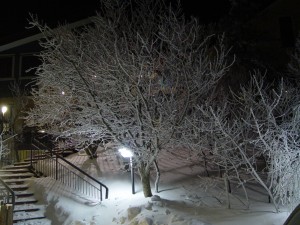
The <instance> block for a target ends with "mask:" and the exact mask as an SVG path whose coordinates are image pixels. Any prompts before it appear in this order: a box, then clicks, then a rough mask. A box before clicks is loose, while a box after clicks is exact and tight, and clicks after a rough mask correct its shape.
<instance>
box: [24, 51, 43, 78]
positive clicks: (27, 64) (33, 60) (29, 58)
mask: <svg viewBox="0 0 300 225" xmlns="http://www.w3.org/2000/svg"><path fill="white" fill-rule="evenodd" d="M40 64H41V62H40V60H39V58H38V57H37V56H35V55H22V56H21V60H20V65H21V66H20V77H22V78H30V77H33V76H35V72H36V69H35V68H36V67H37V66H39V65H40Z"/></svg>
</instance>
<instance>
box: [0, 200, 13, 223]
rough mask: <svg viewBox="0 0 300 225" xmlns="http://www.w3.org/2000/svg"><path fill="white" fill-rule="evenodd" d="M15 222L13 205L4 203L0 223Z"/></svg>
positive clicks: (0, 213)
mask: <svg viewBox="0 0 300 225" xmlns="http://www.w3.org/2000/svg"><path fill="white" fill-rule="evenodd" d="M12 224H13V205H12V204H3V202H1V206H0V225H12Z"/></svg>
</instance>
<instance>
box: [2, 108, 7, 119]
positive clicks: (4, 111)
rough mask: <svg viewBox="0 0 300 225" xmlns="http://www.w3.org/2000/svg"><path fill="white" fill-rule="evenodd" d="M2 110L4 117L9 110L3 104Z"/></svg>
mask: <svg viewBox="0 0 300 225" xmlns="http://www.w3.org/2000/svg"><path fill="white" fill-rule="evenodd" d="M1 112H2V115H3V117H4V114H5V113H6V112H7V106H5V105H4V106H2V107H1Z"/></svg>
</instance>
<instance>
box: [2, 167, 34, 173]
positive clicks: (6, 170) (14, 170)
mask: <svg viewBox="0 0 300 225" xmlns="http://www.w3.org/2000/svg"><path fill="white" fill-rule="evenodd" d="M17 172H18V173H26V172H28V169H27V168H15V167H12V168H10V169H4V170H0V173H17Z"/></svg>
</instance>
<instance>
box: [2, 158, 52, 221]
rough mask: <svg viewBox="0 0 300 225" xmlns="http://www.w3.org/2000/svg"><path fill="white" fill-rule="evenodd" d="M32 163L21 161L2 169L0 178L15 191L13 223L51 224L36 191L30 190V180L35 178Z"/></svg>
mask: <svg viewBox="0 0 300 225" xmlns="http://www.w3.org/2000/svg"><path fill="white" fill-rule="evenodd" d="M29 168H30V163H28V162H19V163H15V164H14V165H10V166H5V167H3V168H2V169H1V170H0V178H1V179H2V180H3V181H4V182H5V183H6V184H7V185H8V186H9V187H10V188H11V189H12V190H13V191H14V193H15V206H14V211H13V224H22V225H26V224H32V223H33V221H34V224H49V225H50V224H51V223H50V222H49V221H48V220H47V219H46V218H45V216H44V208H43V206H41V205H38V204H37V202H38V201H37V199H36V198H35V197H34V193H32V192H31V191H30V190H29V185H28V182H29V181H30V179H32V178H34V174H33V173H32V172H30V169H29Z"/></svg>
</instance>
